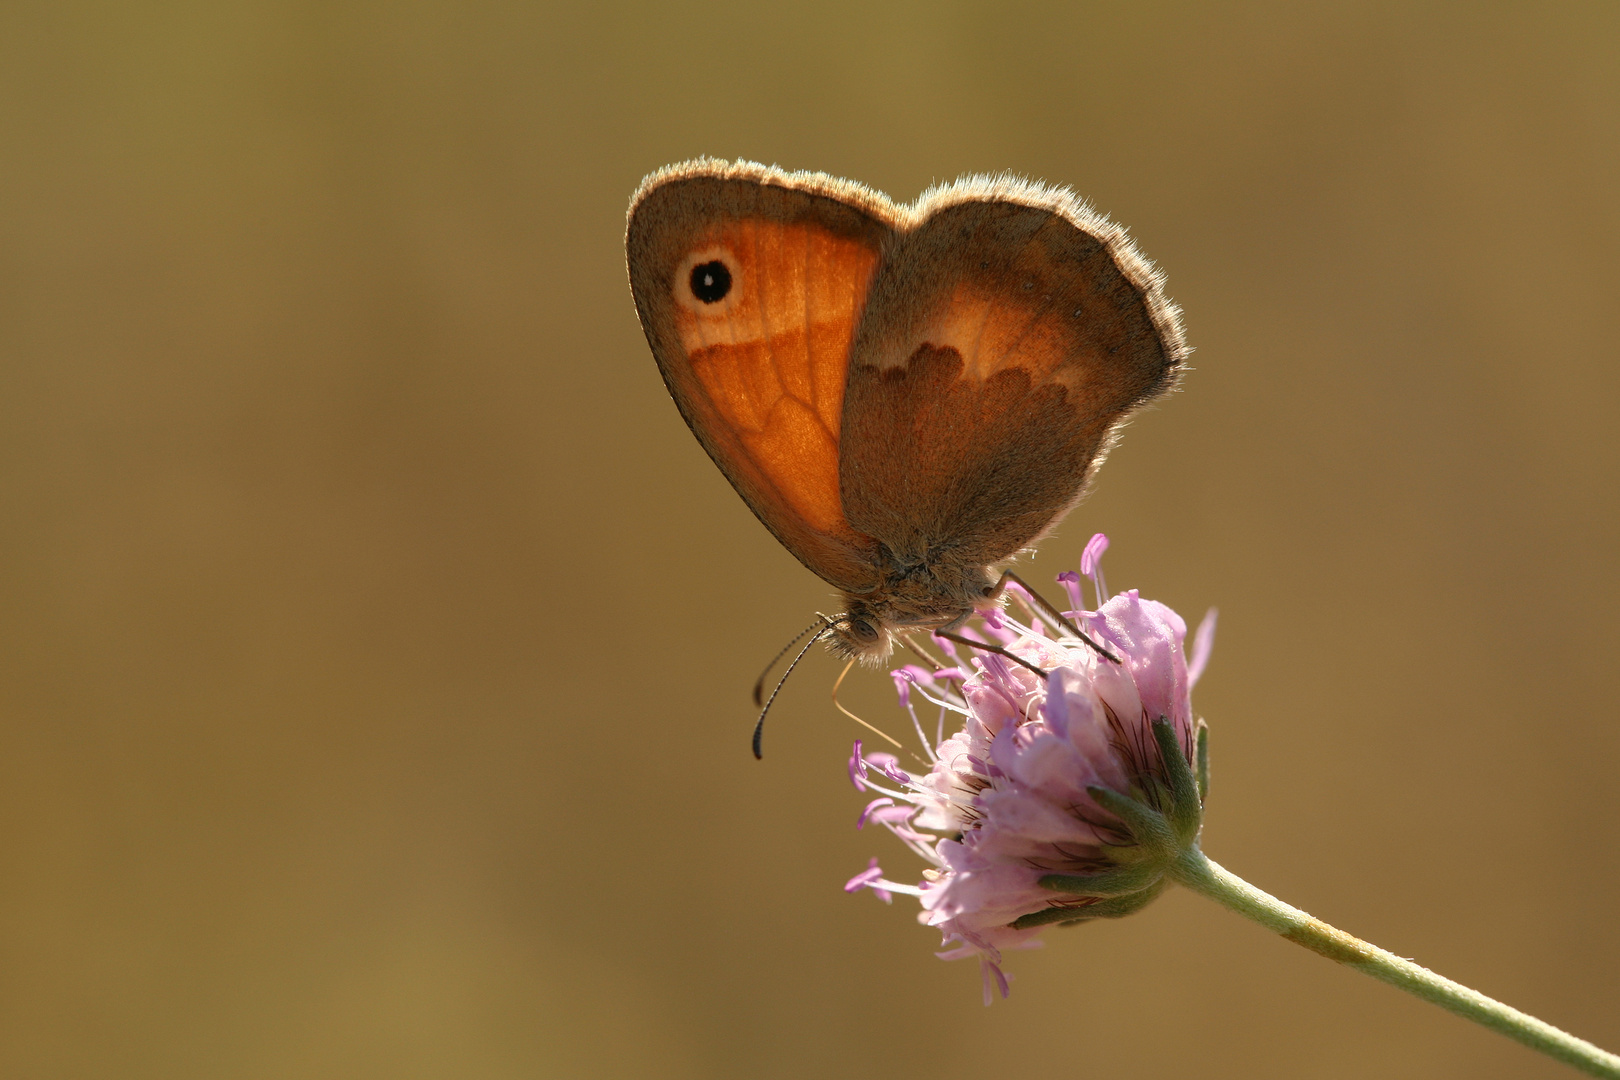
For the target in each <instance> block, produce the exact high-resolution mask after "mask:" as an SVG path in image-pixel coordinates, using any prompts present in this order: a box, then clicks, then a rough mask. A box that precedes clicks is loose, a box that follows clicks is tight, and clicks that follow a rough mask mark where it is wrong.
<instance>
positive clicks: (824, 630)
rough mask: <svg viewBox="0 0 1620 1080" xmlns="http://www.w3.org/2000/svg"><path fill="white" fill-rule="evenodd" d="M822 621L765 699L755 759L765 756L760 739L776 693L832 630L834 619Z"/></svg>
mask: <svg viewBox="0 0 1620 1080" xmlns="http://www.w3.org/2000/svg"><path fill="white" fill-rule="evenodd" d="M822 622H823V625H822V627H821V629H820V630H818V631H817V632H816V633H815V634H813V635H811V638H810V640H809V641H807V642H805V643H804V648H802V649H800V650H799V655H798V656H795V657H794V658H793V663H791V664H789V665H788V666H787V670H786V671H784V672H782V677H781V678H780V679H778V680H777V683H776V689H775V690H772V691H771V696H770V697H769V698H767V699H766V700H765V704H764V705H763V706H761V707H760V710H759V719H758V720H756V721H755V722H754V760H755V761H759V760H761V759H762V758H764V757H765V754H764V752H763V751H762V750H761V749H760V746H759V744H760V740H761V739H762V738H764V736H765V715H766V714H767V713H769V712H770V711H771V705H772V704H774V703H775V701H776V695H777V694H780V693H781V692H782V684H783V683H785V682H787V681H788V676H789V675H792V674H793V669H794V668H796V667H798V666H799V661H800V660H803V659H804V654H805V653H807V652H809V651H810V646H812V645H814V644H815V643H816V642H818V641H820V640H821V639H822V638H824V637H826V636H827V635H828V634H830V633H831V632H832V623H833V620H832V619H827V618H825V617H824V618H823V620H822ZM810 630H815V627H814V626H812V627H810ZM810 630H806V631H805V632H804V633H802V634H800V635H799V637H804V634H808V633H810ZM793 640H794V641H798V640H799V638H794V639H793ZM792 647H793V646H792V645H791V644H789V645H788V648H789V649H791V648H792ZM782 651H783V652H784V653H785V652H787V649H783V650H782ZM771 662H772V663H775V661H774V660H773V661H771ZM762 679H763V677H762Z"/></svg>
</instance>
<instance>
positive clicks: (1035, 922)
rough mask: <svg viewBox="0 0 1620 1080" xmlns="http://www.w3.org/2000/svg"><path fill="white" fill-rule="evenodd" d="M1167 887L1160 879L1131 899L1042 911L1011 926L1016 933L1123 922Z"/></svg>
mask: <svg viewBox="0 0 1620 1080" xmlns="http://www.w3.org/2000/svg"><path fill="white" fill-rule="evenodd" d="M1166 884H1168V882H1166V881H1165V879H1164V878H1159V879H1158V880H1157V881H1155V882H1154V883H1153V884H1151V885H1149V886H1148V887H1147V888H1145V889H1143V890H1141V891H1140V892H1134V893H1131V894H1130V895H1129V896H1113V897H1109V898H1108V899H1107V900H1099V901H1097V902H1096V903H1095V904H1086V905H1084V906H1082V907H1049V908H1042V909H1041V910H1040V911H1032V912H1030V913H1029V914H1028V915H1020V916H1019V917H1018V918H1016V919H1014V920H1013V921H1012V922H1011V923H1010V924H1009V925H1010V926H1011V927H1012V928H1013V929H1014V930H1028V929H1029V928H1030V927H1032V926H1049V925H1051V924H1052V923H1057V924H1059V925H1060V926H1073V925H1074V924H1075V923H1080V922H1088V921H1090V920H1092V919H1123V918H1124V917H1125V916H1127V915H1134V914H1135V913H1136V912H1138V911H1141V910H1142V909H1143V908H1145V907H1147V906H1148V904H1150V903H1152V902H1153V901H1154V900H1155V899H1156V898H1157V897H1158V895H1159V894H1160V893H1161V892H1163V891H1164V888H1165V885H1166Z"/></svg>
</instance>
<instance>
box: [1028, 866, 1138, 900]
mask: <svg viewBox="0 0 1620 1080" xmlns="http://www.w3.org/2000/svg"><path fill="white" fill-rule="evenodd" d="M1163 876H1164V871H1163V869H1161V868H1160V867H1159V866H1158V865H1157V864H1155V863H1142V864H1139V865H1136V866H1122V867H1120V868H1119V869H1117V870H1109V871H1107V872H1105V873H1101V874H1047V875H1046V876H1045V877H1043V878H1041V880H1040V882H1039V884H1040V886H1041V888H1043V889H1051V890H1052V891H1053V892H1060V893H1066V894H1068V895H1069V896H1102V897H1109V896H1124V895H1126V894H1127V893H1134V892H1141V891H1142V890H1143V889H1145V888H1147V887H1148V886H1149V885H1151V884H1153V883H1154V882H1155V881H1157V880H1159V878H1161V877H1163Z"/></svg>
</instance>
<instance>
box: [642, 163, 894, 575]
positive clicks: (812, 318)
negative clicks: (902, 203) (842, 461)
mask: <svg viewBox="0 0 1620 1080" xmlns="http://www.w3.org/2000/svg"><path fill="white" fill-rule="evenodd" d="M728 188H730V190H727V189H728ZM823 204H825V205H823ZM884 232H885V227H884V226H882V225H880V224H879V223H877V222H875V221H873V220H872V219H870V218H868V217H865V216H864V215H860V214H859V213H858V211H853V210H852V209H851V208H850V207H849V206H847V205H846V204H843V203H838V202H834V201H833V200H830V199H827V198H825V197H822V196H818V195H814V194H810V193H806V192H802V191H795V190H791V189H786V188H765V187H761V186H760V185H758V184H757V183H755V182H752V181H750V182H747V183H746V185H744V184H743V183H741V182H736V183H734V184H732V185H727V184H726V183H725V182H724V181H723V180H717V179H715V178H712V177H697V178H694V179H693V180H691V181H687V182H686V183H682V182H680V181H679V180H677V181H675V182H673V183H665V184H662V185H660V186H659V187H657V188H654V189H652V190H651V191H649V192H648V193H647V195H646V197H645V198H643V199H642V200H640V201H639V202H638V203H637V206H636V208H635V209H634V210H633V212H632V216H631V221H630V234H629V237H628V242H629V246H630V249H631V252H632V258H631V274H632V285H633V287H634V291H635V295H636V301H637V304H638V306H639V307H640V308H641V310H642V314H643V323H644V325H645V326H646V327H647V329H648V338H649V340H650V341H651V342H652V343H653V352H654V355H655V357H656V358H657V360H658V363H659V367H660V368H661V369H662V371H663V374H664V379H665V382H666V383H667V384H668V386H669V388H670V391H671V393H672V394H673V395H674V396H675V399H676V402H677V404H678V405H679V406H680V408H681V412H682V414H683V415H684V416H685V417H686V419H687V422H688V424H689V425H690V426H691V427H692V430H693V432H694V433H695V434H697V436H698V438H699V439H700V440H701V441H702V442H703V445H704V447H705V448H706V449H707V450H708V451H709V454H710V456H711V457H713V458H714V460H715V462H716V463H717V464H718V465H719V466H720V467H721V469H722V471H723V472H724V473H725V474H726V476H727V478H728V479H730V480H731V482H732V484H733V485H734V486H735V487H736V488H737V490H738V492H739V493H740V494H742V496H743V498H744V499H745V500H746V501H747V502H748V504H749V506H750V507H751V508H752V509H753V510H754V512H755V514H756V515H758V516H759V518H760V519H761V520H762V521H763V522H764V523H765V524H766V525H767V526H768V527H769V528H770V529H771V531H772V532H774V533H776V535H777V536H778V537H779V538H780V539H782V540H783V541H784V543H786V545H787V547H788V548H789V549H790V550H791V551H793V553H794V554H795V555H797V556H799V558H800V559H801V560H802V561H803V562H804V563H805V564H806V565H807V566H809V567H810V569H811V570H813V571H815V572H816V573H817V574H820V575H821V576H822V577H823V578H825V579H826V580H828V581H831V582H833V583H834V584H837V585H839V586H840V587H843V588H851V589H853V588H866V587H870V585H871V584H872V582H873V577H874V569H873V553H872V548H873V542H872V540H871V539H870V538H869V537H866V536H863V535H861V534H859V533H857V532H855V531H854V530H853V529H852V528H851V527H850V525H849V522H848V521H847V520H846V518H845V516H844V511H843V506H842V502H841V500H840V495H839V435H840V426H841V422H842V415H843V403H844V387H845V382H846V377H847V374H848V366H849V350H850V343H851V340H852V339H853V337H854V333H855V326H856V322H857V320H858V319H859V317H860V314H861V310H862V307H863V305H864V302H865V298H866V293H867V288H868V285H869V283H870V280H871V277H872V273H873V270H874V268H875V266H876V264H877V261H878V257H879V252H880V244H881V240H882V238H883V235H884ZM716 263H718V264H720V265H721V266H723V267H725V272H726V274H728V275H729V277H730V280H731V287H730V289H729V291H728V292H727V294H726V295H725V296H724V297H723V298H721V299H719V300H717V301H712V302H705V301H704V300H702V299H700V298H699V297H698V296H697V295H696V294H695V293H694V292H693V289H692V285H691V275H692V273H693V271H694V269H695V268H701V267H706V266H713V265H714V264H716Z"/></svg>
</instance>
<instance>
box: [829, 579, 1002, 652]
mask: <svg viewBox="0 0 1620 1080" xmlns="http://www.w3.org/2000/svg"><path fill="white" fill-rule="evenodd" d="M889 569H890V573H889V575H888V580H887V581H885V582H884V584H883V586H882V587H880V588H878V589H875V590H873V591H872V592H870V593H865V594H861V595H850V594H846V595H845V597H844V600H845V603H846V604H847V605H848V607H847V608H846V609H845V612H844V614H843V615H842V616H840V617H839V618H838V619H837V620H835V621H834V623H833V625H832V635H831V643H832V649H833V651H834V652H836V653H838V654H839V655H841V656H849V657H855V658H857V659H860V660H865V661H867V662H868V663H873V664H876V663H879V662H881V661H883V660H884V659H886V658H887V657H888V656H889V654H890V653H891V652H892V651H893V650H894V635H895V633H896V632H902V633H903V632H905V631H908V630H918V631H922V632H924V633H932V632H933V631H935V630H950V629H955V628H956V627H958V626H960V625H962V623H964V622H966V621H967V619H968V618H969V617H971V616H972V615H973V614H974V612H975V611H977V610H978V609H979V608H981V607H984V606H986V605H987V604H993V603H994V600H993V597H994V595H995V590H994V589H993V588H992V587H991V584H990V575H989V571H988V569H987V568H986V567H981V566H963V565H960V564H957V563H954V562H952V561H950V560H946V561H944V562H943V563H936V564H933V565H929V564H926V563H919V564H917V565H914V566H907V567H905V568H903V569H901V568H897V567H894V566H891V567H890V568H889Z"/></svg>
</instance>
